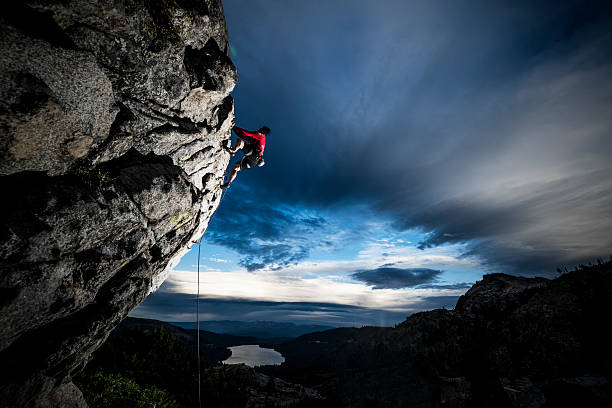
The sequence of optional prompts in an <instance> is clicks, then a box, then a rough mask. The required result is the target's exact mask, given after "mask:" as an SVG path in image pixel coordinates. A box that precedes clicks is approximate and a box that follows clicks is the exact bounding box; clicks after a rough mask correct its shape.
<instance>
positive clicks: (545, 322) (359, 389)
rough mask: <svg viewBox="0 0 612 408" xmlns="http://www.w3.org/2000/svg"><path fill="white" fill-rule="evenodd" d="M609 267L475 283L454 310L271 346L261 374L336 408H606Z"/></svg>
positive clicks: (610, 381)
mask: <svg viewBox="0 0 612 408" xmlns="http://www.w3.org/2000/svg"><path fill="white" fill-rule="evenodd" d="M611 315H612V262H608V263H605V264H601V265H596V266H588V267H582V268H581V269H580V270H577V271H574V272H570V273H566V274H564V275H562V276H560V277H558V278H557V279H553V280H548V279H544V278H523V277H516V276H510V275H505V274H492V275H486V276H484V278H483V280H482V281H480V282H477V283H476V284H475V285H474V286H473V287H472V288H471V289H470V290H469V291H468V292H467V293H466V294H465V295H464V296H462V297H461V298H460V299H459V301H458V302H457V306H456V307H455V309H454V310H444V309H438V310H432V311H429V312H422V313H416V314H414V315H412V316H410V317H409V318H408V319H406V320H405V321H404V322H403V323H401V324H399V325H398V326H396V327H394V328H384V327H364V328H360V329H355V328H339V329H334V330H329V331H324V332H319V333H311V334H306V335H304V336H301V337H299V338H296V339H293V340H290V341H287V342H285V343H282V344H280V345H277V346H275V349H276V350H277V351H279V352H281V353H282V354H283V356H284V357H285V363H283V364H282V365H281V366H275V367H265V368H261V370H260V371H262V372H265V373H266V374H268V375H275V376H279V377H282V378H283V379H285V380H287V381H291V382H294V383H295V382H297V383H300V384H303V385H305V386H308V387H314V388H315V389H317V390H319V391H320V392H321V393H322V394H323V395H325V397H326V402H327V404H328V406H336V407H390V406H396V407H413V406H414V407H416V406H418V407H422V408H426V407H432V408H433V407H457V408H467V407H507V408H511V407H512V408H513V407H530V408H550V407H610V406H612V347H611V345H612V331H610V330H609V324H610V316H611Z"/></svg>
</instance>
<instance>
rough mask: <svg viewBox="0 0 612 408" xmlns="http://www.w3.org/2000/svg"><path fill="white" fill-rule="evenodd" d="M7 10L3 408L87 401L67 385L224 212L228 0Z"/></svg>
mask: <svg viewBox="0 0 612 408" xmlns="http://www.w3.org/2000/svg"><path fill="white" fill-rule="evenodd" d="M5 11H6V12H3V14H2V17H1V19H0V31H1V35H0V49H1V50H2V52H1V53H0V156H1V161H0V184H1V187H2V192H3V196H4V205H3V207H4V209H3V211H2V215H1V218H2V230H1V238H0V299H1V300H0V308H1V309H0V327H1V330H0V367H2V370H1V374H0V376H1V381H0V405H1V406H37V405H40V406H51V405H52V401H59V399H61V398H65V397H66V396H68V397H67V398H68V399H70V398H71V397H70V396H71V395H72V396H73V397H74V398H72V400H73V401H75V402H74V403H75V404H77V403H78V400H79V392H78V390H77V389H75V388H74V386H73V385H72V384H71V382H70V381H71V377H72V375H73V374H74V373H76V372H78V371H79V370H81V369H82V367H83V366H84V365H85V364H86V362H87V360H88V359H89V358H90V356H91V353H92V352H93V351H94V350H96V349H97V348H98V347H99V346H100V345H101V344H102V343H103V342H104V341H105V339H106V338H107V336H108V334H109V332H110V331H111V330H112V329H113V328H114V327H115V326H116V325H117V324H118V323H119V322H120V321H121V320H122V319H123V318H124V317H125V316H126V315H127V313H128V312H129V311H130V310H131V309H132V308H134V307H135V306H136V305H138V304H139V303H140V302H141V301H142V300H143V299H144V298H145V296H146V295H147V294H148V293H150V292H151V291H153V290H155V288H156V287H157V286H158V285H159V284H160V283H161V282H162V281H163V279H164V278H165V276H166V274H167V272H168V271H169V270H170V269H171V268H172V266H173V265H174V264H175V263H176V262H177V261H178V259H180V257H181V256H182V255H183V254H184V253H185V252H186V251H187V249H188V247H189V246H190V245H191V243H192V241H193V240H194V239H196V238H198V237H199V236H201V235H202V234H203V233H204V231H205V230H206V228H207V225H208V221H209V220H210V217H211V216H212V214H213V213H214V211H215V210H216V208H217V206H218V205H219V200H220V198H221V192H220V190H219V189H218V185H219V183H220V181H221V180H222V179H223V176H224V172H225V169H226V167H227V164H228V161H229V155H228V154H227V153H225V152H224V150H223V148H222V144H223V143H225V142H226V140H227V139H229V137H230V131H231V126H232V122H233V100H232V97H231V96H230V93H231V91H232V90H233V88H234V85H235V83H236V80H237V76H236V70H235V68H234V66H233V64H232V62H231V60H230V59H229V58H228V50H229V45H228V37H227V30H226V26H225V20H224V16H223V9H222V5H221V2H220V0H200V1H195V0H159V1H154V0H113V1H110V0H108V1H88V0H65V1H61V2H57V1H51V0H32V1H25V2H19V4H16V5H13V6H12V7H11V8H9V9H7V10H5ZM58 390H61V392H58ZM57 404H60V402H57V403H56V405H57ZM61 404H62V405H66V404H68V403H67V402H66V401H63V402H61Z"/></svg>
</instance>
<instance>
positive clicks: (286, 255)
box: [206, 186, 332, 271]
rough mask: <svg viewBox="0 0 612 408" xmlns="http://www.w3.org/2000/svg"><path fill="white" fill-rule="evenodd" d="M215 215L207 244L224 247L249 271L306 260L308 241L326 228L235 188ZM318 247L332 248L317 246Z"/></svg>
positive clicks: (309, 216)
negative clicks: (316, 232)
mask: <svg viewBox="0 0 612 408" xmlns="http://www.w3.org/2000/svg"><path fill="white" fill-rule="evenodd" d="M234 188H235V190H233V191H232V194H233V193H235V194H238V195H237V196H233V195H232V194H230V195H228V197H227V198H226V199H224V201H223V205H222V206H220V207H219V210H218V213H217V214H216V215H215V218H216V220H217V223H216V224H213V227H212V228H210V230H209V231H208V232H207V234H206V241H207V242H209V243H213V244H217V245H223V246H226V247H229V248H232V249H234V250H236V251H237V252H238V253H239V254H240V255H241V261H240V264H241V265H242V266H244V267H245V268H246V269H247V270H249V271H254V270H257V269H261V268H263V267H267V266H269V267H272V268H280V267H282V266H286V265H291V264H295V263H297V262H299V261H301V260H303V259H305V258H306V257H307V256H308V254H309V252H310V250H311V249H312V248H313V243H312V242H311V241H310V240H309V239H308V238H309V236H311V235H312V234H313V233H314V232H315V231H316V230H320V229H321V228H323V227H325V226H326V221H325V220H324V219H322V218H321V217H317V216H313V215H312V214H309V213H308V212H307V211H299V210H297V209H296V208H290V207H287V206H282V205H281V204H276V205H274V204H271V203H267V202H265V201H264V202H262V201H259V200H257V199H256V198H254V197H252V196H253V194H252V192H251V191H249V189H247V188H244V187H242V188H241V187H240V186H236V187H234ZM319 245H321V246H329V245H332V243H330V242H320V243H319Z"/></svg>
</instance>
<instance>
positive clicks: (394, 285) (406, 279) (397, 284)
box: [351, 267, 442, 289]
mask: <svg viewBox="0 0 612 408" xmlns="http://www.w3.org/2000/svg"><path fill="white" fill-rule="evenodd" d="M441 273H442V271H437V270H434V269H424V268H420V269H419V268H409V269H400V268H389V267H381V268H377V269H374V270H369V271H357V272H355V273H353V274H352V275H351V276H352V277H353V278H355V279H357V280H360V281H362V282H365V283H367V284H368V285H373V286H374V289H400V288H411V287H414V286H417V285H421V284H425V283H431V282H434V281H435V280H436V278H437V277H438V276H440V274H441Z"/></svg>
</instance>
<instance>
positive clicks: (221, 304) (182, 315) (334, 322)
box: [131, 281, 448, 326]
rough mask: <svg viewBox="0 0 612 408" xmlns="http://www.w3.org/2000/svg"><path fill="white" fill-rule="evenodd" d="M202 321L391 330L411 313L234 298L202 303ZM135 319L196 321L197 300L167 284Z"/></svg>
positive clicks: (136, 312) (432, 304)
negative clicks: (319, 325)
mask: <svg viewBox="0 0 612 408" xmlns="http://www.w3.org/2000/svg"><path fill="white" fill-rule="evenodd" d="M442 303H444V304H446V303H448V302H446V303H445V302H440V300H439V299H432V301H431V302H429V301H428V300H427V299H424V300H423V301H421V302H418V303H417V304H416V308H415V311H419V310H424V309H422V308H421V305H422V306H423V307H425V308H434V307H438V306H436V305H438V304H440V307H442ZM200 311H201V315H202V316H203V317H202V320H241V321H263V320H267V321H277V322H292V323H302V324H327V325H331V326H353V325H356V326H361V325H374V326H391V325H393V324H396V323H400V322H401V321H403V320H404V319H405V318H406V316H407V313H405V312H392V311H385V310H376V309H368V308H364V307H358V306H351V305H339V304H334V303H316V302H267V301H252V300H244V299H234V298H202V299H200ZM131 316H134V317H144V318H152V319H158V320H165V321H193V320H195V296H194V295H188V294H185V293H176V292H174V291H173V290H172V284H171V283H169V282H168V281H166V282H165V283H164V284H163V285H162V286H161V287H160V288H159V289H158V290H157V292H155V295H154V296H149V297H147V298H146V299H145V301H144V302H143V303H142V304H141V305H140V306H138V308H137V309H135V310H134V311H133V312H132V313H131Z"/></svg>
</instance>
